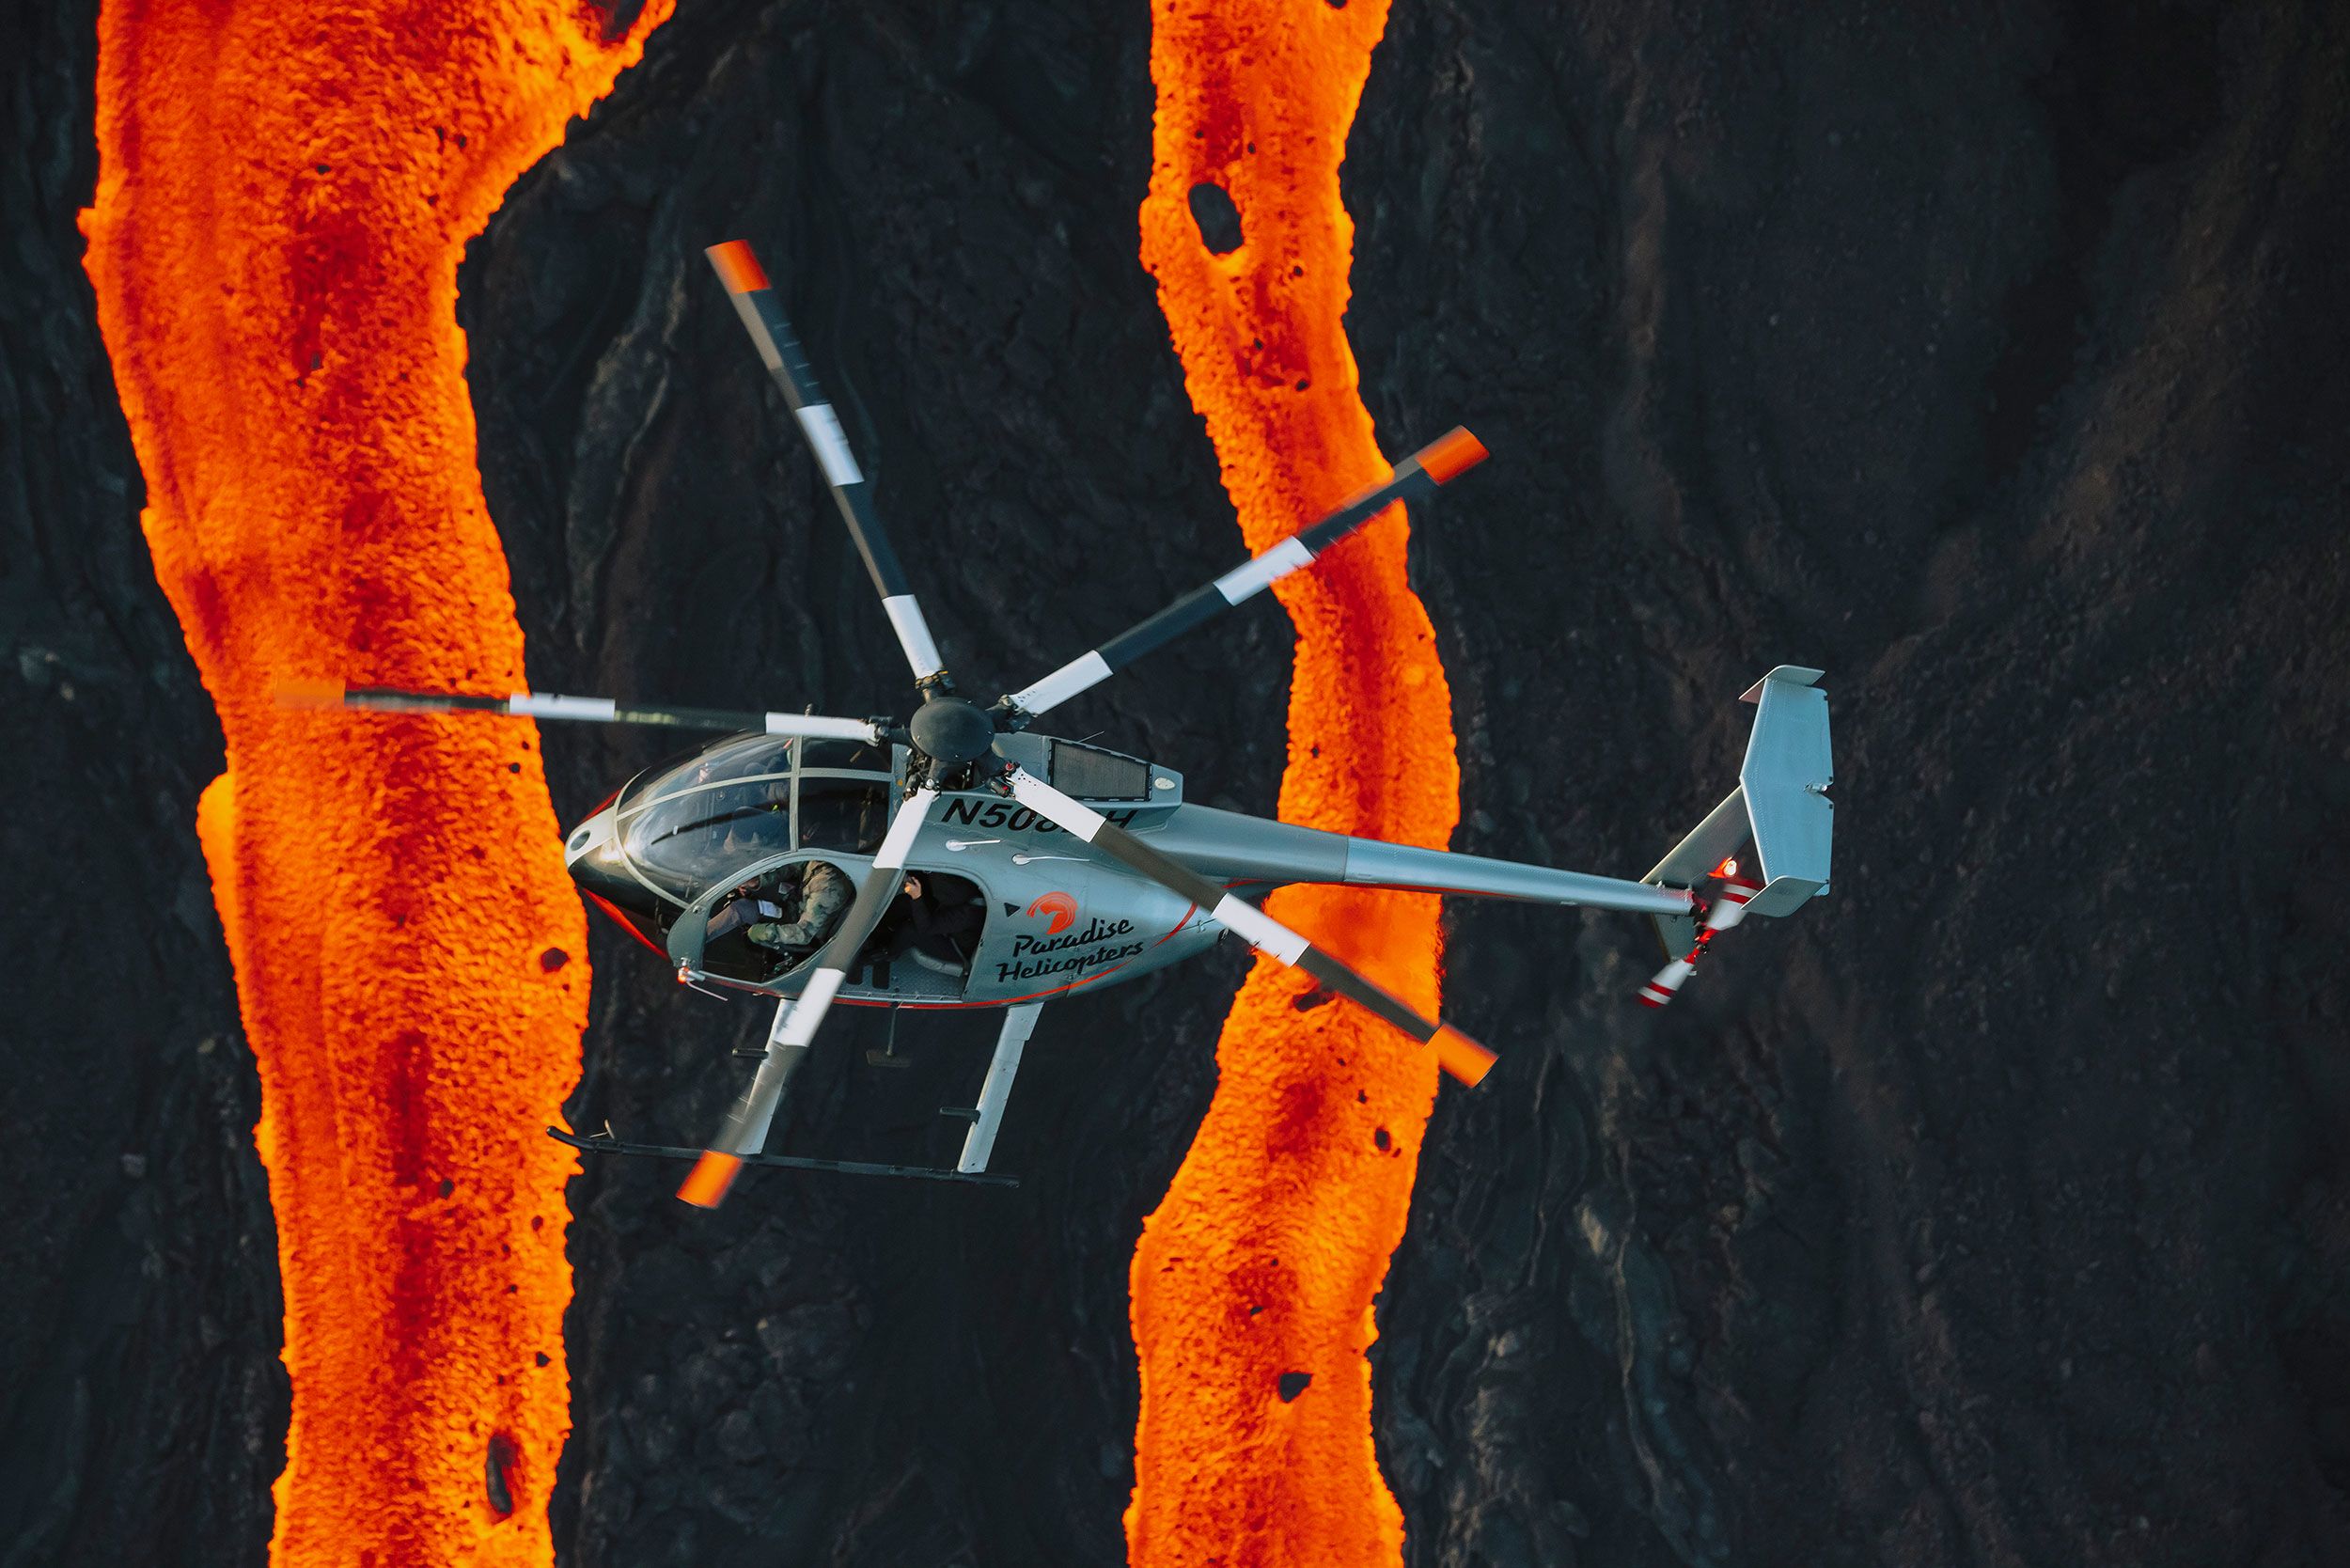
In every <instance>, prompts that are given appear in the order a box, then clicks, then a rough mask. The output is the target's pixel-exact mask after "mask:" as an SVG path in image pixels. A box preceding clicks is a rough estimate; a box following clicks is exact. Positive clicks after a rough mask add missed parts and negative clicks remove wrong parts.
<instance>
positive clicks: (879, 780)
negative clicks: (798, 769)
mask: <svg viewBox="0 0 2350 1568" xmlns="http://www.w3.org/2000/svg"><path fill="white" fill-rule="evenodd" d="M888 829H889V780H888V779H887V778H885V777H882V776H871V777H867V778H826V777H823V776H821V775H818V776H807V775H803V776H802V777H801V779H800V843H801V845H802V847H804V848H808V849H837V850H854V851H855V852H857V853H858V854H860V855H870V854H871V853H872V852H873V851H875V850H877V849H879V848H881V841H882V835H883V834H884V833H885V832H887V831H888Z"/></svg>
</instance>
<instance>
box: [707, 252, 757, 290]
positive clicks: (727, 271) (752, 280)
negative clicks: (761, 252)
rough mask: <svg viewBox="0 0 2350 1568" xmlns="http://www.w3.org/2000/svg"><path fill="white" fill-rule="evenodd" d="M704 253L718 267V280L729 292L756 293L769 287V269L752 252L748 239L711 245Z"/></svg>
mask: <svg viewBox="0 0 2350 1568" xmlns="http://www.w3.org/2000/svg"><path fill="white" fill-rule="evenodd" d="M703 254H704V255H706V256H708V257H709V258H710V264H711V265H712V266H713V267H715V268H717V269H718V281H720V282H721V283H724V284H725V285H726V286H727V292H728V293H729V294H755V293H757V292H758V291H759V290H761V289H764V288H766V287H767V270H766V269H765V268H764V267H761V266H760V264H759V258H758V257H756V256H753V255H752V254H751V243H750V242H749V241H748V240H729V241H728V242H727V243H725V244H723V245H713V246H711V247H710V249H709V250H707V251H705V252H704V253H703Z"/></svg>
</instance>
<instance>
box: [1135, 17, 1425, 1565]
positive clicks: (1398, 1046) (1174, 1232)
mask: <svg viewBox="0 0 2350 1568" xmlns="http://www.w3.org/2000/svg"><path fill="white" fill-rule="evenodd" d="M1386 24H1387V6H1386V5H1385V3H1384V0H1352V3H1351V4H1349V5H1347V6H1345V7H1344V8H1333V7H1331V6H1326V5H1322V4H1300V3H1298V0H1155V3H1154V4H1153V5H1152V47H1151V74H1152V80H1153V81H1154V82H1155V83H1156V84H1157V86H1158V113H1157V120H1156V124H1155V129H1154V133H1153V136H1152V148H1153V154H1154V165H1153V168H1152V178H1151V191H1150V196H1149V198H1148V199H1147V200H1146V201H1145V202H1144V204H1143V209H1142V259H1143V263H1144V265H1146V266H1147V267H1149V268H1150V270H1151V272H1152V275H1154V276H1155V277H1156V278H1157V279H1158V284H1159V299H1160V304H1161V306H1162V307H1163V308H1164V309H1165V311H1166V313H1167V322H1168V325H1169V327H1170V328H1171V329H1172V332H1173V335H1174V339H1175V347H1176V350H1177V352H1178V353H1180V354H1181V356H1182V358H1183V375H1184V381H1185V384H1186V385H1187V386H1188V387H1189V389H1190V392H1191V400H1192V403H1193V405H1194V406H1195V407H1197V408H1198V409H1199V412H1200V413H1201V414H1202V415H1203V416H1205V418H1206V420H1207V425H1208V434H1209V436H1210V438H1211V439H1212V440H1213V441H1214V444H1215V450H1216V456H1217V459H1218V461H1219V462H1220V463H1221V464H1222V467H1223V475H1224V484H1225V488H1226V489H1227V490H1229V491H1230V493H1231V496H1232V499H1233V502H1234V504H1235V505H1236V506H1237V507H1238V509H1239V511H1240V519H1241V526H1242V528H1243V530H1244V532H1245V533H1246V536H1247V540H1248V544H1249V547H1250V548H1251V549H1254V550H1262V549H1264V548H1265V547H1266V546H1267V545H1269V544H1271V543H1273V542H1274V541H1276V540H1277V539H1278V538H1279V537H1280V536H1282V535H1284V534H1286V533H1289V532H1291V531H1292V530H1293V529H1295V528H1297V527H1298V526H1300V525H1303V524H1305V523H1307V522H1308V521H1310V520H1311V519H1312V518H1313V517H1314V516H1315V515H1316V514H1318V513H1320V512H1322V511H1324V510H1326V509H1328V508H1329V507H1331V506H1333V505H1335V504H1336V503H1337V502H1338V501H1340V499H1342V498H1343V497H1344V496H1345V495H1346V494H1348V493H1349V492H1351V491H1353V490H1355V489H1356V488H1357V487H1359V486H1361V485H1363V484H1366V483H1369V482H1371V481H1372V480H1374V479H1376V478H1381V477H1383V476H1385V475H1386V474H1387V472H1388V465H1387V462H1386V461H1385V460H1384V459H1383V458H1382V457H1381V456H1380V453H1379V448H1378V446H1377V444H1376V442H1375V440H1374V439H1373V435H1372V431H1371V416H1370V415H1369V414H1368V413H1367V412H1366V411H1365V410H1364V408H1363V405H1362V401H1361V400H1360V398H1359V397H1358V396H1357V395H1356V390H1355V359H1354V354H1353V353H1352V351H1351V350H1350V349H1349V348H1348V346H1347V342H1346V337H1345V333H1344V331H1343V328H1342V325H1341V321H1342V317H1343V314H1344V311H1345V308H1346V301H1347V268H1348V264H1349V261H1350V259H1351V255H1352V246H1353V241H1354V225H1353V224H1352V223H1351V222H1350V221H1349V220H1348V217H1347V215H1346V211H1345V208H1344V206H1343V205H1342V203H1341V202H1340V196H1339V178H1338V176H1339V164H1340V159H1341V157H1342V156H1343V155H1344V152H1345V148H1346V134H1347V129H1348V127H1349V126H1350V125H1351V124H1352V123H1353V120H1354V118H1355V104H1356V102H1358V101H1359V100H1360V98H1361V96H1362V87H1363V82H1364V79H1365V77H1366V76H1367V75H1368V74H1369V72H1370V68H1371V47H1372V45H1374V44H1375V43H1376V42H1377V41H1378V39H1379V36H1380V33H1381V32H1382V31H1383V29H1384V28H1385V26H1386ZM1202 182H1213V183H1214V184H1217V185H1221V186H1222V187H1223V188H1224V190H1225V191H1226V192H1227V193H1228V194H1229V195H1230V196H1231V198H1232V200H1233V203H1234V204H1235V205H1236V206H1237V207H1238V208H1239V211H1240V219H1241V228H1242V235H1243V243H1242V245H1241V247H1240V248H1239V249H1238V250H1236V251H1233V252H1231V253H1230V254H1229V255H1225V256H1217V255H1214V254H1213V253H1211V252H1210V251H1209V250H1208V249H1207V247H1206V246H1205V245H1204V244H1203V243H1201V236H1200V233H1199V227H1198V226H1197V224H1196V223H1195V221H1194V219H1193V217H1192V213H1191V208H1190V204H1189V196H1190V192H1191V190H1192V188H1193V187H1194V186H1195V185H1197V184H1199V183H1202ZM1404 540H1405V523H1404V518H1403V516H1402V509H1401V508H1399V509H1397V510H1395V511H1394V512H1392V513H1390V514H1389V515H1388V516H1387V517H1385V518H1383V519H1381V520H1380V521H1379V522H1378V523H1376V524H1374V525H1371V526H1370V527H1368V528H1366V529H1365V530H1363V532H1362V534H1361V535H1359V536H1357V537H1356V538H1355V539H1354V540H1352V541H1348V542H1347V543H1345V544H1343V545H1341V546H1340V548H1339V549H1338V550H1337V551H1335V552H1334V553H1333V554H1331V555H1330V556H1329V557H1326V558H1325V559H1324V561H1323V562H1321V563H1318V564H1317V565H1316V566H1315V567H1314V569H1313V570H1312V571H1311V572H1300V573H1298V574H1297V575H1296V576H1293V577H1291V578H1288V579H1285V580H1284V581H1283V582H1282V583H1281V584H1279V585H1278V587H1277V589H1276V591H1277V592H1278V593H1279V595H1280V598H1281V603H1282V604H1283V605H1284V606H1285V607H1286V608H1287V609H1288V611H1289V613H1290V617H1291V619H1292V620H1293V621H1294V622H1295V624H1296V627H1297V634H1298V645H1297V663H1296V672H1295V675H1294V677H1293V683H1292V686H1291V694H1290V761H1289V771H1288V773H1287V774H1286V776H1284V778H1283V780H1282V787H1281V815H1282V816H1283V817H1284V818H1286V819H1288V820H1289V821H1292V822H1301V823H1312V824H1313V825H1315V826H1318V827H1325V828H1331V829H1334V830H1337V831H1340V832H1347V833H1358V834H1364V835H1368V836H1373V837H1378V838H1382V839H1396V840H1401V841H1402V842H1406V843H1415V844H1425V845H1431V846H1434V847H1438V848H1441V847H1443V845H1445V844H1446V843H1447V842H1448V841H1449V839H1450V838H1451V834H1452V828H1453V825H1454V823H1455V822H1456V821H1457V819H1458V815H1459V796H1460V772H1459V768H1458V765H1457V763H1456V762H1455V760H1454V757H1453V748H1452V724H1451V716H1452V715H1451V699H1450V694H1449V690H1448V688H1447V686H1446V684H1445V678H1444V669H1443V666H1442V665H1441V664H1440V663H1439V662H1438V660H1437V657H1436V649H1435V638H1434V632H1433V630H1432V629H1431V627H1430V625H1429V622H1428V616H1427V613H1426V612H1425V611H1424V610H1423V609H1422V608H1421V607H1420V604H1419V601H1418V599H1417V598H1416V597H1415V596H1414V595H1413V593H1412V592H1411V590H1410V588H1408V587H1406V585H1405V581H1404V567H1403V552H1404ZM1270 907H1271V908H1272V910H1273V911H1274V913H1275V914H1276V915H1277V917H1279V918H1280V919H1282V920H1283V921H1285V922H1287V923H1289V924H1290V925H1293V926H1294V927H1295V928H1296V929H1298V930H1299V931H1302V932H1304V933H1307V934H1308V935H1309V936H1311V937H1312V938H1313V939H1314V940H1315V941H1317V942H1323V943H1326V944H1327V945H1329V946H1330V947H1331V948H1332V949H1335V950H1336V951H1337V952H1338V953H1340V955H1341V956H1342V957H1344V958H1346V959H1347V960H1349V961H1350V962H1352V963H1355V964H1358V965H1360V966H1362V967H1363V968H1364V969H1366V970H1367V971H1368V972H1369V973H1370V974H1371V976H1372V977H1373V978H1374V979H1377V980H1380V981H1382V982H1383V983H1384V984H1386V985H1387V987H1388V988H1389V989H1391V990H1393V991H1395V992H1396V993H1398V994H1399V995H1401V996H1403V997H1405V998H1407V999H1408V1000H1410V1001H1411V1002H1412V1003H1413V1004H1414V1005H1415V1006H1417V1007H1418V1008H1420V1009H1421V1010H1423V1011H1429V1012H1434V1011H1435V1004H1436V991H1437V976H1436V961H1437V953H1438V933H1437V925H1436V917H1437V901H1436V900H1435V899H1434V897H1431V896H1426V895H1417V894H1400V893H1380V894H1371V893H1364V892H1361V891H1352V892H1350V891H1347V890H1344V889H1337V888H1320V887H1317V888H1292V889H1287V890H1284V891H1283V892H1280V893H1278V894H1277V895H1275V897H1274V899H1273V901H1272V903H1271V905H1270ZM1304 983H1305V982H1304V980H1303V978H1302V977H1301V976H1298V975H1297V974H1296V973H1295V972H1294V971H1286V970H1282V969H1279V968H1277V967H1275V966H1273V965H1271V964H1269V963H1267V962H1264V961H1260V963H1259V964H1258V965H1257V968H1256V969H1255V971H1254V972H1252V973H1251V974H1250V976H1249V978H1248V982H1247V984H1246V987H1244V988H1243V990H1242V992H1241V994H1240V996H1239V997H1238V999H1237V1000H1236V1001H1235V1002H1234V1003H1233V1007H1232V1012H1231V1016H1230V1019H1229V1020H1228V1021H1227V1023H1226V1025H1225V1028H1224V1034H1223V1037H1222V1039H1221V1040H1220V1041H1219V1042H1218V1043H1217V1047H1216V1062H1217V1068H1218V1073H1219V1076H1218V1081H1217V1085H1216V1091H1215V1098H1214V1103H1213V1104H1212V1105H1210V1107H1209V1109H1208V1114H1207V1117H1206V1119H1205V1120H1204V1121H1202V1122H1201V1124H1200V1127H1199V1136H1198V1137H1197V1138H1196V1139H1195V1140H1194V1142H1193V1144H1192V1148H1191V1152H1190V1153H1189V1155H1188V1156H1187V1157H1186V1158H1185V1160H1184V1162H1183V1168H1182V1170H1181V1171H1179V1172H1178V1173H1177V1175H1176V1178H1175V1182H1174V1184H1173V1185H1172V1186H1171V1187H1170V1188H1169V1189H1168V1192H1167V1198H1166V1200H1164V1201H1163V1202H1162V1203H1161V1204H1160V1205H1159V1208H1158V1211H1157V1212H1156V1213H1155V1214H1153V1215H1152V1216H1151V1218H1150V1220H1149V1221H1148V1223H1147V1224H1146V1226H1145V1228H1144V1231H1143V1236H1142V1242H1141V1245H1140V1247H1138V1248H1137V1249H1136V1254H1135V1261H1134V1272H1133V1278H1132V1288H1133V1294H1134V1308H1133V1311H1134V1329H1135V1348H1136V1352H1137V1354H1138V1356H1140V1359H1141V1366H1142V1417H1141V1421H1140V1425H1139V1427H1138V1429H1137V1431H1136V1441H1135V1450H1136V1454H1135V1477H1136V1480H1135V1496H1134V1502H1133V1505H1132V1506H1131V1507H1130V1508H1129V1509H1128V1511H1127V1513H1126V1536H1127V1546H1128V1554H1129V1560H1131V1561H1132V1562H1133V1563H1135V1564H1136V1568H1176V1565H1179V1564H1180V1565H1182V1568H1197V1565H1199V1564H1202V1563H1230V1564H1297V1565H1300V1568H1303V1565H1307V1564H1313V1565H1339V1564H1343V1565H1355V1564H1378V1563H1393V1562H1398V1561H1400V1560H1401V1559H1402V1540H1403V1520H1402V1511H1401V1510H1400V1509H1399V1508H1398V1507H1397V1506H1396V1502H1395V1499H1394V1497H1393V1496H1392V1495H1391V1494H1390V1493H1389V1492H1388V1491H1387V1486H1386V1484H1385V1482H1383V1481H1382V1480H1381V1479H1380V1476H1379V1470H1378V1464H1377V1459H1376V1456H1375V1455H1374V1453H1373V1451H1372V1447H1371V1366H1370V1362H1369V1361H1368V1360H1367V1359H1366V1358H1365V1352H1366V1351H1367V1350H1368V1348H1369V1347H1370V1344H1371V1338H1372V1332H1373V1330H1372V1323H1371V1303H1372V1300H1373V1298H1374V1297H1375V1296H1376V1295H1377V1294H1378V1291H1379V1287H1380V1284H1381V1282H1382V1280H1383V1279H1384V1278H1385V1277H1386V1274H1387V1258H1388V1255H1389V1254H1390V1253H1391V1252H1393V1251H1394V1249H1395V1245H1396V1243H1397V1242H1398V1241H1399V1240H1400V1239H1401V1238H1402V1233H1403V1223H1404V1218H1405V1215H1406V1212H1407V1210H1408V1208H1409V1206H1410V1201H1411V1192H1412V1178H1413V1175H1414V1172H1415V1170H1416V1168H1417V1167H1418V1159H1419V1146H1420V1137H1421V1133H1422V1131H1423V1129H1424V1127H1425V1124H1426V1121H1427V1118H1428V1112H1429V1108H1430V1106H1431V1105H1433V1104H1434V1096H1435V1087H1436V1059H1435V1056H1434V1052H1433V1051H1431V1050H1429V1049H1427V1048H1426V1047H1417V1046H1414V1045H1413V1044H1412V1043H1410V1042H1409V1041H1407V1040H1405V1039H1404V1038H1403V1037H1402V1036H1401V1035H1398V1034H1397V1033H1395V1032H1394V1031H1393V1030H1392V1029H1389V1028H1387V1027H1386V1026H1384V1025H1382V1024H1380V1023H1378V1022H1376V1021H1375V1020H1373V1019H1371V1017H1370V1016H1369V1015H1368V1014H1366V1013H1363V1012H1361V1011H1358V1010H1356V1009H1355V1008H1353V1007H1351V1006H1349V1005H1347V1004H1344V1003H1336V1004H1333V1005H1328V1006H1314V1007H1308V1009H1307V1010H1306V1011H1299V1007H1298V1003H1299V1002H1300V1001H1301V1000H1304V999H1305V998H1303V997H1302V996H1301V993H1302V990H1303V988H1304ZM1298 1373H1303V1374H1306V1375H1307V1376H1308V1377H1310V1379H1311V1381H1310V1382H1309V1383H1307V1384H1306V1385H1305V1386H1304V1388H1303V1391H1302V1392H1297V1391H1296V1389H1297V1387H1298V1385H1297V1380H1296V1378H1295V1377H1294V1376H1290V1377H1289V1380H1288V1384H1287V1387H1288V1388H1289V1390H1290V1391H1292V1392H1293V1394H1294V1397H1293V1399H1290V1400H1288V1401H1284V1400H1283V1398H1282V1393H1283V1389H1284V1383H1283V1379H1284V1375H1285V1374H1298Z"/></svg>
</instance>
